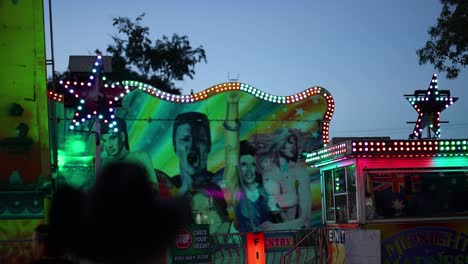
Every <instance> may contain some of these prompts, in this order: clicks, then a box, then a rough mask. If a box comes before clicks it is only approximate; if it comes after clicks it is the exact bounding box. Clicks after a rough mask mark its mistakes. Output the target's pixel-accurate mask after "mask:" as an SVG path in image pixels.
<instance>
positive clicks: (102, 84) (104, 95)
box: [60, 55, 136, 132]
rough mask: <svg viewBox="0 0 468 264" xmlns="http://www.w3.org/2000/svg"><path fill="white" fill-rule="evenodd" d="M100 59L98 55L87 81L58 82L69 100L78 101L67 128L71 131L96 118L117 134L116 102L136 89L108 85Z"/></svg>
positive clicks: (126, 86) (112, 84) (113, 84)
mask: <svg viewBox="0 0 468 264" xmlns="http://www.w3.org/2000/svg"><path fill="white" fill-rule="evenodd" d="M101 59H102V56H101V55H98V56H97V58H96V62H95V63H94V66H93V69H92V70H91V74H90V76H89V78H88V80H87V81H60V84H61V85H63V87H64V88H65V90H66V91H67V92H68V93H69V94H70V95H71V98H74V99H77V100H78V103H77V105H76V110H75V113H74V114H73V117H72V122H71V124H70V126H69V128H70V129H72V130H73V129H76V128H78V127H80V125H82V124H83V123H85V122H86V121H88V120H89V119H93V118H95V117H97V118H99V119H100V120H102V121H103V122H104V123H105V124H108V125H109V128H111V129H113V130H114V131H115V132H117V131H118V129H117V128H114V125H115V121H114V118H115V115H114V110H115V105H116V102H117V101H118V100H119V99H120V98H122V97H124V95H125V94H127V93H129V92H130V91H131V90H133V89H135V88H136V87H133V86H128V85H125V86H124V85H120V84H119V83H109V82H108V81H107V78H106V76H104V75H103V74H102V73H103V63H102V61H101ZM69 98H70V97H69ZM71 98H70V99H71ZM65 99H67V97H65Z"/></svg>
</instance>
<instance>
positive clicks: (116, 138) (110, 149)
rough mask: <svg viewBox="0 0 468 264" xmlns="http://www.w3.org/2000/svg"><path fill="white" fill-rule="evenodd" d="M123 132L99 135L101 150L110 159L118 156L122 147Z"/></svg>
mask: <svg viewBox="0 0 468 264" xmlns="http://www.w3.org/2000/svg"><path fill="white" fill-rule="evenodd" d="M124 136H125V135H124V134H123V132H119V133H108V134H102V135H101V143H102V148H103V149H104V151H105V152H106V153H107V155H108V156H110V157H115V156H117V155H119V153H120V152H121V151H122V148H123V147H124V138H123V137H124Z"/></svg>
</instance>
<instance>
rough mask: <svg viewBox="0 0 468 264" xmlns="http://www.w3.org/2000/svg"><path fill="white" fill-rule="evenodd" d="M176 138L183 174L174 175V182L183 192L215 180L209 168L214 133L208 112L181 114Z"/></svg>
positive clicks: (174, 142) (177, 120) (177, 152)
mask: <svg viewBox="0 0 468 264" xmlns="http://www.w3.org/2000/svg"><path fill="white" fill-rule="evenodd" d="M172 142H173V146H174V151H175V153H176V155H177V157H178V158H179V168H180V174H179V175H176V176H174V177H172V178H171V182H172V183H173V184H174V185H175V186H176V187H177V188H179V190H178V193H179V194H184V193H185V192H187V191H188V190H190V189H191V188H192V186H198V185H201V184H203V183H207V182H210V181H212V180H213V173H211V172H209V171H208V170H207V163H208V154H209V153H210V151H211V134H210V124H209V121H208V118H207V116H206V115H204V114H202V113H199V112H187V113H182V114H179V115H178V116H177V117H176V119H175V122H174V128H173V132H172Z"/></svg>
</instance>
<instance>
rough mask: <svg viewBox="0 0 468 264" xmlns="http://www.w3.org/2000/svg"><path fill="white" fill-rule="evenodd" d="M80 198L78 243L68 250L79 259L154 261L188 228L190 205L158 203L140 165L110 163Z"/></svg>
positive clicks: (178, 201) (129, 261)
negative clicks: (178, 231)
mask: <svg viewBox="0 0 468 264" xmlns="http://www.w3.org/2000/svg"><path fill="white" fill-rule="evenodd" d="M62 197H63V195H62ZM83 199H84V203H83V206H82V211H81V217H79V218H80V219H81V220H80V223H78V224H77V225H78V227H77V228H79V230H80V232H79V234H77V235H76V236H77V239H79V240H80V243H79V245H72V246H73V248H74V252H76V254H77V255H78V256H80V257H82V258H85V259H89V260H92V261H95V262H98V263H103V264H105V263H147V262H148V261H151V260H154V259H157V258H159V257H161V255H163V254H164V253H165V252H166V250H167V248H168V247H169V246H170V244H171V243H172V242H173V241H174V239H175V234H176V230H177V229H178V228H180V227H181V226H184V225H186V220H187V217H186V215H183V213H184V212H187V210H188V209H187V208H188V204H187V203H186V202H185V203H184V201H183V200H175V199H164V200H163V199H161V198H159V197H158V196H157V194H156V192H155V191H154V189H153V188H152V183H151V182H150V181H149V179H148V175H147V170H146V169H145V168H144V167H142V166H140V165H138V164H134V163H129V162H114V163H109V164H108V165H107V166H105V167H104V168H103V169H102V171H101V173H100V174H99V175H97V177H96V183H95V185H94V186H93V187H92V188H91V189H90V190H89V191H88V193H87V194H86V196H85V197H84V198H83ZM62 211H65V210H62ZM62 218H66V216H65V217H64V216H63V215H62ZM72 228H74V227H72ZM150 263H151V262H150Z"/></svg>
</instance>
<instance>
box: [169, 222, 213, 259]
mask: <svg viewBox="0 0 468 264" xmlns="http://www.w3.org/2000/svg"><path fill="white" fill-rule="evenodd" d="M208 228H209V225H192V226H189V227H188V228H184V229H181V230H179V231H178V232H177V235H176V241H175V244H174V246H173V247H172V251H171V253H172V260H173V262H172V263H174V264H175V263H210V262H211V244H210V232H209V229H208Z"/></svg>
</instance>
